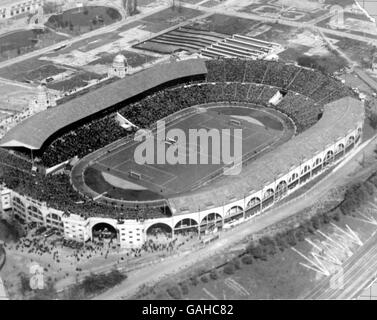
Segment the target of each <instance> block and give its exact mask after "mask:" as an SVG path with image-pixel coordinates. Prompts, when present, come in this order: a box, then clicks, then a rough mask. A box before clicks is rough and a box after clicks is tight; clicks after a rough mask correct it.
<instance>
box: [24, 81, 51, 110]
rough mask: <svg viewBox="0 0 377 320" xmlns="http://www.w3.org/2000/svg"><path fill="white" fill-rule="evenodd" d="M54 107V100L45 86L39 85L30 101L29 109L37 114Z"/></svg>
mask: <svg viewBox="0 0 377 320" xmlns="http://www.w3.org/2000/svg"><path fill="white" fill-rule="evenodd" d="M54 106H56V101H55V98H54V97H53V96H52V95H51V94H50V92H49V91H48V89H47V88H46V87H45V86H43V85H41V84H40V85H39V86H38V88H37V94H36V96H35V98H34V100H32V101H31V103H30V105H29V108H30V109H31V111H32V112H33V113H37V112H41V111H43V110H46V109H47V108H49V107H54Z"/></svg>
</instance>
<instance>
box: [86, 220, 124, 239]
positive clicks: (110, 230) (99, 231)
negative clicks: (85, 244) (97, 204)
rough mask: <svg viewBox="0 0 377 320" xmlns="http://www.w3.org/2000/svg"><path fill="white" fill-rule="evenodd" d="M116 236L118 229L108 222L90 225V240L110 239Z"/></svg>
mask: <svg viewBox="0 0 377 320" xmlns="http://www.w3.org/2000/svg"><path fill="white" fill-rule="evenodd" d="M117 238H118V231H117V230H116V229H115V228H114V226H112V225H111V224H109V223H106V222H99V223H96V224H95V225H94V226H93V227H92V240H99V241H104V240H107V241H109V240H110V241H112V240H113V239H117Z"/></svg>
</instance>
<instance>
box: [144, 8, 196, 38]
mask: <svg viewBox="0 0 377 320" xmlns="http://www.w3.org/2000/svg"><path fill="white" fill-rule="evenodd" d="M200 14H202V12H201V11H199V10H194V9H189V8H184V7H181V8H175V9H173V8H167V9H165V10H162V11H160V12H157V13H155V14H152V15H150V16H147V17H145V18H143V19H142V20H140V21H141V22H142V23H143V24H144V25H145V27H144V30H146V31H149V32H152V33H156V32H160V31H162V30H164V29H167V28H170V27H172V26H174V25H177V24H179V23H181V22H183V21H186V20H189V19H192V18H195V17H197V16H199V15H200Z"/></svg>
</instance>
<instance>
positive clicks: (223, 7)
mask: <svg viewBox="0 0 377 320" xmlns="http://www.w3.org/2000/svg"><path fill="white" fill-rule="evenodd" d="M182 6H184V7H186V8H191V9H197V10H201V11H203V12H211V13H218V14H226V15H231V16H234V17H238V18H243V19H249V20H256V21H261V22H265V23H279V24H281V25H285V26H289V27H295V28H309V29H312V30H313V31H322V32H324V33H327V34H331V35H334V36H339V37H345V38H349V39H353V40H358V41H362V42H368V43H369V42H371V43H373V44H377V40H376V39H373V38H370V37H365V36H359V35H355V34H351V33H348V32H344V31H339V30H334V29H328V28H323V27H318V26H316V25H314V24H310V21H309V22H296V21H291V20H285V19H281V18H278V19H277V18H270V17H266V16H264V17H261V16H259V15H256V14H253V13H248V12H238V11H235V10H234V9H233V8H232V7H228V6H227V4H226V3H224V4H220V5H218V6H216V7H212V8H206V7H203V6H200V5H195V4H188V3H184V4H182Z"/></svg>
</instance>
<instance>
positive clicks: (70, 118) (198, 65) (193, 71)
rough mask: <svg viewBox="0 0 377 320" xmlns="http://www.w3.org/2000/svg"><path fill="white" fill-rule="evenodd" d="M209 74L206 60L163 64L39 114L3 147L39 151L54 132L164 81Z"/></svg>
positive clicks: (14, 132)
mask: <svg viewBox="0 0 377 320" xmlns="http://www.w3.org/2000/svg"><path fill="white" fill-rule="evenodd" d="M206 73H207V68H206V65H205V62H204V60H202V59H190V60H184V61H179V62H174V63H166V64H159V65H157V66H155V67H153V68H150V69H147V70H143V71H141V72H138V73H135V74H133V75H131V76H127V77H126V78H124V79H120V80H118V81H115V82H113V83H111V84H109V85H106V86H104V87H101V88H99V89H97V90H95V91H92V92H89V93H87V94H85V95H82V96H80V97H77V98H75V99H72V100H70V101H68V102H66V103H64V104H61V105H58V106H57V107H54V108H50V109H47V110H45V111H43V112H40V113H37V114H35V115H34V116H32V117H30V118H28V119H26V120H25V121H23V122H22V123H21V124H19V125H17V126H16V127H14V128H12V129H11V130H10V131H9V132H8V133H7V134H6V135H5V136H4V137H3V139H2V140H1V141H0V146H1V147H25V148H28V149H31V150H38V149H40V148H41V147H42V145H43V144H44V142H45V141H46V140H47V139H48V138H49V137H50V136H51V135H53V134H54V133H55V132H57V131H59V130H61V129H63V128H65V127H67V126H68V125H70V124H73V123H75V122H77V121H80V120H82V119H84V118H86V117H89V116H90V115H93V114H95V113H97V112H100V111H103V110H105V109H107V108H109V107H111V106H113V105H115V104H117V103H120V102H122V101H124V100H127V99H129V98H132V97H133V96H136V95H138V94H140V93H142V92H144V91H146V90H149V89H153V88H155V87H157V86H159V85H161V84H163V83H166V82H169V81H172V80H175V79H181V78H185V77H189V76H197V75H203V74H206Z"/></svg>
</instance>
